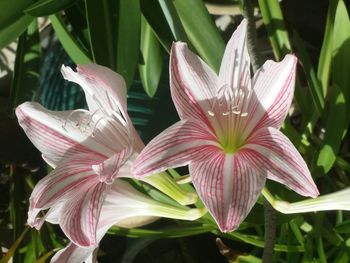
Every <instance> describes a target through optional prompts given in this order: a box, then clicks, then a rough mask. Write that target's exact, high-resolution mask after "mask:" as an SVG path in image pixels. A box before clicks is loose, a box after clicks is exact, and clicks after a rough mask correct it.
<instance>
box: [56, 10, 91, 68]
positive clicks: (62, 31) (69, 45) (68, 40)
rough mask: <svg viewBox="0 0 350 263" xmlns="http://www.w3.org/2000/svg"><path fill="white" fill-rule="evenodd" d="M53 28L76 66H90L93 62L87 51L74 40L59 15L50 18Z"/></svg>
mask: <svg viewBox="0 0 350 263" xmlns="http://www.w3.org/2000/svg"><path fill="white" fill-rule="evenodd" d="M50 20H51V24H52V27H53V28H54V30H55V32H56V35H57V37H58V39H59V40H60V42H61V44H62V46H63V48H64V49H65V50H66V52H67V54H68V55H69V56H70V58H71V59H72V60H73V61H74V63H76V64H89V63H92V60H91V59H90V58H89V56H88V55H87V53H86V52H85V50H84V49H83V48H82V47H81V46H80V45H79V43H78V42H77V41H76V40H75V39H74V37H73V36H72V35H71V33H70V32H69V31H68V29H67V27H66V25H65V24H64V22H63V19H62V17H61V16H60V15H59V14H55V15H51V16H50Z"/></svg>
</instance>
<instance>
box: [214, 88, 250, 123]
mask: <svg viewBox="0 0 350 263" xmlns="http://www.w3.org/2000/svg"><path fill="white" fill-rule="evenodd" d="M249 96H250V90H249V91H248V93H247V94H245V93H244V92H243V91H242V89H233V88H231V87H229V86H228V85H226V84H225V85H223V86H221V87H220V88H219V89H218V90H217V92H216V97H215V99H214V101H213V104H212V106H211V107H212V110H207V113H208V114H209V116H211V117H213V116H215V112H220V114H221V115H222V116H229V115H230V114H235V115H240V116H241V117H246V116H247V115H248V113H247V112H243V113H242V111H243V110H244V108H245V107H244V105H243V104H242V103H243V101H244V99H248V98H249ZM233 104H236V105H233Z"/></svg>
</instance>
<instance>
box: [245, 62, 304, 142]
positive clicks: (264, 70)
mask: <svg viewBox="0 0 350 263" xmlns="http://www.w3.org/2000/svg"><path fill="white" fill-rule="evenodd" d="M296 65H297V58H296V57H295V56H294V55H287V56H286V57H285V58H284V59H283V60H282V61H281V62H273V61H267V62H265V64H264V65H263V66H262V67H261V68H260V69H259V71H258V72H257V73H256V74H255V76H254V79H253V94H252V95H251V99H250V103H249V106H248V109H247V112H248V116H247V117H246V127H245V128H244V130H245V134H246V136H248V135H249V134H250V133H251V132H252V131H254V130H256V129H259V128H261V127H268V126H271V127H275V128H280V126H281V125H282V123H283V121H284V119H285V118H286V115H287V113H288V110H289V108H290V105H291V102H292V99H293V95H294V84H295V73H296Z"/></svg>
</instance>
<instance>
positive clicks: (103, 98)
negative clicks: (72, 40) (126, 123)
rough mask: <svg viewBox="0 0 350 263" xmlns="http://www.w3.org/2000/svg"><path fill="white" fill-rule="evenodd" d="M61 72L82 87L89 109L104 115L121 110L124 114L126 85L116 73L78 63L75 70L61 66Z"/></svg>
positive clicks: (96, 66)
mask: <svg viewBox="0 0 350 263" xmlns="http://www.w3.org/2000/svg"><path fill="white" fill-rule="evenodd" d="M61 73H62V75H63V77H64V78H65V79H66V80H69V81H72V82H75V83H77V84H79V85H80V86H81V87H82V88H83V89H84V92H85V97H86V101H87V103H88V106H89V109H90V111H92V112H95V111H101V112H102V113H103V114H104V115H105V116H111V115H113V114H114V112H120V111H121V112H122V114H123V115H124V116H125V113H126V85H125V81H124V79H123V77H122V76H120V75H119V74H118V73H116V72H114V71H112V70H110V69H109V68H106V67H103V66H99V65H96V64H89V65H79V66H78V67H77V72H74V71H73V70H72V69H71V68H70V67H65V66H62V68H61Z"/></svg>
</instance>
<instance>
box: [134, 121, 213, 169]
mask: <svg viewBox="0 0 350 263" xmlns="http://www.w3.org/2000/svg"><path fill="white" fill-rule="evenodd" d="M207 147H219V146H218V145H217V143H216V142H215V137H214V135H213V134H212V133H211V132H210V131H209V130H208V129H207V128H206V127H205V126H204V127H203V125H201V124H200V123H198V122H195V121H190V120H184V121H179V122H177V123H175V124H174V125H172V126H170V127H169V128H168V129H166V130H165V131H163V132H162V133H161V134H159V135H158V136H157V137H155V138H154V139H153V140H152V141H151V142H150V143H148V145H147V146H146V147H145V148H144V149H143V151H142V152H141V153H140V155H139V156H138V157H137V158H136V160H135V162H134V163H133V166H132V172H133V174H134V175H135V176H142V175H150V174H155V173H158V172H161V171H164V170H166V169H167V168H169V167H179V166H184V165H187V164H189V163H190V162H191V161H194V160H196V159H198V158H199V159H200V158H202V153H203V152H205V151H206V148H207Z"/></svg>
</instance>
